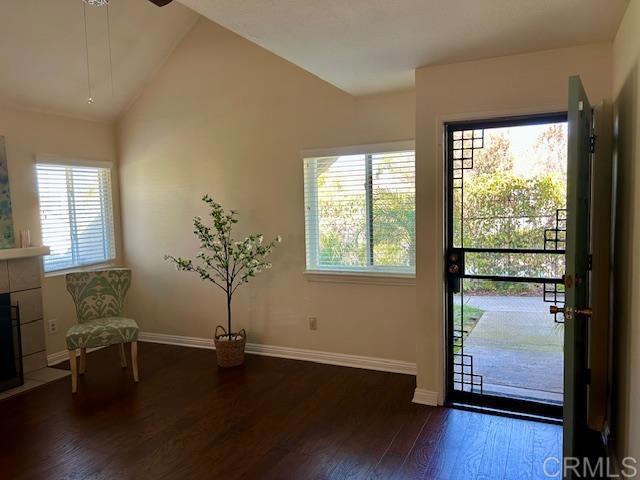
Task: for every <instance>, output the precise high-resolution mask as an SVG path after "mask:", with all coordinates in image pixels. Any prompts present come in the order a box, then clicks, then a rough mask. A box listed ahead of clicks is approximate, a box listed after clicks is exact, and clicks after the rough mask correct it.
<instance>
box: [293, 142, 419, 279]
mask: <svg viewBox="0 0 640 480" xmlns="http://www.w3.org/2000/svg"><path fill="white" fill-rule="evenodd" d="M405 151H413V152H415V141H414V140H402V141H397V142H385V143H372V144H367V145H349V146H344V147H334V148H321V149H308V150H303V151H302V152H301V158H302V160H303V161H304V160H305V159H310V158H323V157H339V156H346V155H365V156H368V157H371V156H372V155H374V154H380V153H395V152H405ZM305 176H306V172H305V173H304V174H303V177H305ZM303 183H304V188H305V189H306V188H307V186H308V187H309V189H310V191H305V192H304V195H305V198H309V202H313V201H314V199H316V198H317V192H316V188H317V186H316V184H315V183H312V184H310V185H307V183H306V178H305V179H304V180H303ZM316 208H317V207H316ZM367 208H369V207H367ZM369 214H370V212H368V215H369ZM315 220H316V222H315V224H313V225H309V229H312V230H313V231H312V232H309V231H308V230H307V222H306V212H305V246H306V248H305V256H306V255H307V254H308V255H309V256H310V258H305V270H304V275H305V277H306V278H307V279H308V280H310V281H318V282H327V281H329V282H337V283H371V284H379V285H414V284H415V276H416V274H415V269H414V270H413V271H412V272H408V271H407V269H406V268H402V267H393V266H384V267H383V266H380V267H376V266H368V267H365V268H362V267H348V266H345V267H340V269H336V268H332V267H326V268H324V267H318V255H319V252H318V249H319V248H320V246H319V244H318V241H317V239H318V229H319V226H318V217H317V216H316V217H315ZM369 238H370V236H369V235H367V241H369ZM314 239H315V240H314ZM312 242H313V244H312ZM367 251H369V249H367ZM309 265H313V266H315V268H309Z"/></svg>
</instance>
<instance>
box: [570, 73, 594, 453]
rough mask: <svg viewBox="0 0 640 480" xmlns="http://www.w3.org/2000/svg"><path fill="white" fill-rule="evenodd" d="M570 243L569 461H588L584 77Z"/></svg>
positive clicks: (577, 102) (579, 91)
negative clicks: (577, 458)
mask: <svg viewBox="0 0 640 480" xmlns="http://www.w3.org/2000/svg"><path fill="white" fill-rule="evenodd" d="M568 121H569V126H568V149H569V150H568V156H567V243H566V272H565V288H566V297H565V339H564V435H563V436H564V438H563V451H564V456H565V458H567V457H582V456H583V455H584V451H585V450H584V445H583V443H584V440H585V439H586V438H587V437H588V435H587V433H588V429H587V384H588V370H587V367H588V363H587V338H588V331H589V329H588V327H589V318H590V316H591V311H590V309H589V253H590V248H589V245H590V242H589V230H590V229H589V217H590V193H591V158H592V128H593V122H592V110H591V105H590V104H589V100H588V98H587V95H586V94H585V91H584V88H583V86H582V82H581V81H580V77H578V76H574V77H570V78H569V108H568Z"/></svg>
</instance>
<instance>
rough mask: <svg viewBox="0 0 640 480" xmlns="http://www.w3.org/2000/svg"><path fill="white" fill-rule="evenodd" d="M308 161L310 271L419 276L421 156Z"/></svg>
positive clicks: (382, 155)
mask: <svg viewBox="0 0 640 480" xmlns="http://www.w3.org/2000/svg"><path fill="white" fill-rule="evenodd" d="M352 152H353V149H350V152H349V153H350V154H348V155H336V156H323V157H314V158H305V160H304V176H305V179H304V180H305V182H304V189H305V212H306V221H305V227H306V249H307V252H306V253H307V270H312V271H313V270H327V271H338V272H349V271H353V272H381V273H406V274H413V273H415V263H416V262H415V243H416V242H415V239H416V235H415V154H414V152H413V151H407V150H403V151H390V152H386V151H382V152H379V153H361V154H359V153H355V154H352Z"/></svg>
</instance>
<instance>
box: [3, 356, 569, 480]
mask: <svg viewBox="0 0 640 480" xmlns="http://www.w3.org/2000/svg"><path fill="white" fill-rule="evenodd" d="M140 375H141V382H140V383H139V384H138V385H135V384H133V382H132V380H131V373H130V371H123V370H121V369H120V368H119V360H118V352H117V350H116V349H115V348H110V349H103V350H100V351H97V352H94V353H91V354H89V355H88V358H87V374H86V375H85V376H84V377H80V380H79V387H78V388H79V390H78V393H77V394H76V395H75V396H72V395H71V392H70V386H69V382H70V380H69V379H68V378H65V379H61V380H58V381H56V382H53V383H50V384H47V385H45V386H43V387H40V388H38V389H35V390H31V391H29V392H26V393H24V394H22V395H18V396H16V397H12V398H9V399H7V400H4V401H0V438H1V439H2V440H1V441H0V444H1V447H0V477H1V478H3V479H4V478H7V479H27V478H28V479H47V480H49V479H82V480H84V479H154V480H159V479H181V478H185V479H201V478H202V479H216V478H220V479H236V478H237V479H253V478H265V479H305V480H306V479H312V478H336V479H365V478H376V479H413V478H428V479H454V480H459V479H460V480H464V479H490V480H499V479H518V480H526V479H541V478H545V476H544V472H543V470H542V463H543V461H544V459H545V458H546V457H548V456H560V451H561V429H560V427H558V426H555V425H548V424H543V423H536V422H529V421H524V420H516V419H510V418H504V417H498V416H490V415H484V414H479V413H472V412H467V411H462V410H452V409H445V408H432V407H426V406H420V405H415V404H412V403H411V397H412V395H413V390H414V388H415V379H414V377H411V376H407V375H399V374H392V373H383V372H372V371H366V370H359V369H353V368H344V367H335V366H330V365H319V364H314V363H309V362H300V361H294V360H284V359H277V358H268V357H259V356H253V355H249V356H248V358H247V362H246V365H245V366H244V367H240V368H236V369H230V370H218V368H217V367H216V366H215V352H213V351H210V350H200V349H191V348H183V347H175V346H169V345H157V344H150V343H143V344H141V345H140Z"/></svg>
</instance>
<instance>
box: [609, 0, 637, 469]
mask: <svg viewBox="0 0 640 480" xmlns="http://www.w3.org/2000/svg"><path fill="white" fill-rule="evenodd" d="M639 25H640V2H637V1H632V2H629V7H628V8H627V12H626V14H625V16H624V18H623V20H622V23H621V25H620V28H619V30H618V33H617V35H616V37H615V41H614V44H613V99H614V147H615V148H614V164H615V165H616V169H617V175H616V178H617V187H616V188H617V192H616V202H617V218H616V223H615V258H614V265H615V269H614V272H615V277H614V282H615V284H614V289H613V291H614V301H615V311H614V318H615V328H614V348H613V351H614V364H613V368H614V370H613V371H614V377H613V379H614V390H613V392H614V403H613V405H612V412H613V422H614V425H613V427H612V428H613V433H614V440H615V444H616V450H617V454H618V457H619V458H620V459H621V458H624V457H625V456H633V457H635V458H637V459H640V402H639V401H638V398H640V374H639V372H640V277H639V275H640V273H639V272H640V255H639V254H638V244H639V242H640V170H639V169H638V166H637V165H638V162H639V161H640V90H639V87H638V81H639V76H640V32H639V30H638V26H639Z"/></svg>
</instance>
